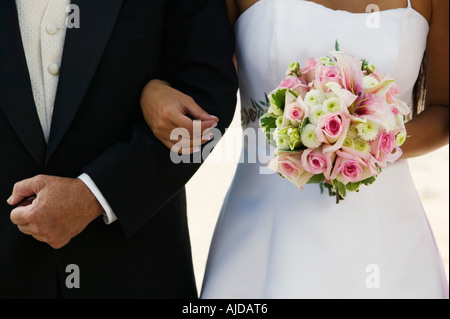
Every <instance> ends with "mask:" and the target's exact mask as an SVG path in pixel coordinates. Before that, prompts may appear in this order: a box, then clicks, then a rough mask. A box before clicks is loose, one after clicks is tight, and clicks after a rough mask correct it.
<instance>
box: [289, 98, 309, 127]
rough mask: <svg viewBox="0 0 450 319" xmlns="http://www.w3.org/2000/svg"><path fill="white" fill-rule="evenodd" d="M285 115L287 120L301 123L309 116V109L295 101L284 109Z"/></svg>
mask: <svg viewBox="0 0 450 319" xmlns="http://www.w3.org/2000/svg"><path fill="white" fill-rule="evenodd" d="M285 113H286V117H287V119H288V120H290V121H294V122H302V121H303V119H304V118H306V117H308V116H309V108H308V107H307V106H306V105H305V104H304V103H301V101H300V102H298V101H296V102H292V103H291V104H289V105H288V106H287V107H286V110H285Z"/></svg>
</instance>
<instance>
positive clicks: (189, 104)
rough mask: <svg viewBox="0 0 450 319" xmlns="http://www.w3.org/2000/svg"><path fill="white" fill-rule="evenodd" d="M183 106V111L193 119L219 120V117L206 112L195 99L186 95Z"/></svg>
mask: <svg viewBox="0 0 450 319" xmlns="http://www.w3.org/2000/svg"><path fill="white" fill-rule="evenodd" d="M183 107H184V111H185V112H186V113H187V114H189V115H191V116H192V117H193V118H194V119H197V120H200V121H213V122H219V118H218V117H217V116H214V115H210V114H209V113H208V112H206V111H205V110H204V109H202V108H201V107H200V106H199V105H198V104H197V103H195V101H194V100H193V99H192V98H190V97H187V98H186V99H185V101H183Z"/></svg>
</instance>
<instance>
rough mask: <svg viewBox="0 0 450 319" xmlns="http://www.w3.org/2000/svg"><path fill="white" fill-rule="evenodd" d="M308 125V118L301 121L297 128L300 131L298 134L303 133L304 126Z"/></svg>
mask: <svg viewBox="0 0 450 319" xmlns="http://www.w3.org/2000/svg"><path fill="white" fill-rule="evenodd" d="M308 124H309V117H307V118H305V119H304V120H303V122H302V123H301V124H300V126H299V127H298V130H299V131H300V134H301V133H302V132H303V129H304V128H305V126H306V125H308Z"/></svg>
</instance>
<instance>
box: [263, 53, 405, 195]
mask: <svg viewBox="0 0 450 319" xmlns="http://www.w3.org/2000/svg"><path fill="white" fill-rule="evenodd" d="M330 54H331V56H330V57H324V58H313V59H310V60H308V61H306V62H305V65H304V68H301V66H300V64H299V63H293V64H292V65H291V66H290V67H289V69H288V72H287V77H286V78H285V79H284V80H283V81H282V82H281V84H280V85H279V87H278V88H277V89H276V90H274V91H273V92H272V93H270V94H269V96H268V99H269V101H270V108H269V110H268V112H267V113H266V114H264V115H263V116H262V117H261V119H260V127H261V128H262V129H263V130H264V132H265V133H266V136H267V139H268V140H269V142H270V143H271V145H273V146H274V147H276V148H277V150H276V152H275V154H274V155H275V157H274V158H273V160H272V161H271V162H270V163H269V168H270V169H272V170H274V171H276V172H277V173H279V174H280V175H281V176H282V177H284V178H286V179H287V180H289V181H290V182H292V183H293V184H294V185H295V186H297V187H298V188H300V189H302V188H303V186H304V185H306V184H320V185H321V189H322V192H323V190H324V189H325V188H328V190H329V193H330V195H332V196H336V197H337V202H338V203H339V200H340V199H343V198H345V197H346V195H347V192H357V191H359V189H360V187H361V185H366V186H369V185H371V184H373V183H374V182H375V181H376V179H377V176H378V175H379V174H380V173H381V172H382V169H383V168H385V167H386V166H387V163H393V162H395V161H397V160H398V159H399V158H400V157H401V155H402V150H401V149H400V147H401V146H402V144H403V143H404V142H405V140H406V138H407V134H406V129H405V116H406V115H408V114H409V112H410V109H409V107H408V106H407V105H406V104H405V103H404V102H403V101H401V100H399V99H398V95H399V90H398V86H397V85H396V82H395V80H394V79H392V78H391V77H389V76H388V75H384V74H382V73H381V72H380V71H379V70H378V69H377V68H376V67H375V66H374V65H372V64H370V63H369V62H367V61H366V60H362V61H360V60H358V59H356V58H355V57H353V56H352V55H350V54H347V53H344V52H340V51H336V52H332V53H330Z"/></svg>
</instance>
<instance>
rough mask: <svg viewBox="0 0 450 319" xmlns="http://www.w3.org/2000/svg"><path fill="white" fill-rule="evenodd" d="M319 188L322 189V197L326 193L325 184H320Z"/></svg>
mask: <svg viewBox="0 0 450 319" xmlns="http://www.w3.org/2000/svg"><path fill="white" fill-rule="evenodd" d="M319 187H320V195H323V193H325V185H324V183H323V182H322V183H319Z"/></svg>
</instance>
